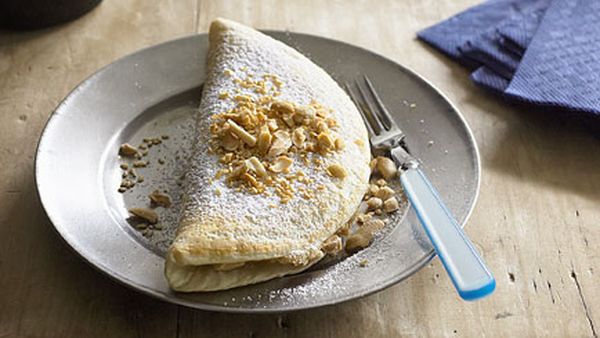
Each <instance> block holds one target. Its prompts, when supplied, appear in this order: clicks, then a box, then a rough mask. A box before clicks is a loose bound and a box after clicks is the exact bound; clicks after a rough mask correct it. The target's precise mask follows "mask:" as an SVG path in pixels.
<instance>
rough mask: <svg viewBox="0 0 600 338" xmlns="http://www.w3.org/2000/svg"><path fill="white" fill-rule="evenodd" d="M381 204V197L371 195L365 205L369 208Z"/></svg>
mask: <svg viewBox="0 0 600 338" xmlns="http://www.w3.org/2000/svg"><path fill="white" fill-rule="evenodd" d="M382 205H383V201H382V200H381V198H377V197H371V198H369V199H368V200H367V207H368V208H369V210H375V209H379V208H381V206H382Z"/></svg>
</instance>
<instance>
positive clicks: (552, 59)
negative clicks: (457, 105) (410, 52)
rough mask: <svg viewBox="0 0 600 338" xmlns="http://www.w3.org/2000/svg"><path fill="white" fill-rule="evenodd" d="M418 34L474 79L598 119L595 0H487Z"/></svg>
mask: <svg viewBox="0 0 600 338" xmlns="http://www.w3.org/2000/svg"><path fill="white" fill-rule="evenodd" d="M417 35H418V37H419V38H420V39H421V40H423V41H425V42H426V43H428V44H430V45H432V46H433V47H435V48H436V49H438V50H440V51H441V52H443V53H444V54H446V55H448V56H450V57H451V58H453V59H455V60H456V61H458V62H460V63H461V64H463V65H465V66H467V67H469V68H470V69H471V70H472V71H473V72H472V74H471V79H472V80H473V81H474V82H475V83H476V84H478V85H480V86H483V87H485V88H488V89H490V90H493V91H495V92H497V93H501V94H502V95H504V96H506V97H509V98H514V99H518V100H520V101H524V102H529V103H533V104H537V105H541V106H544V107H555V108H560V109H565V110H568V111H571V112H574V111H577V112H585V113H586V115H588V116H592V117H593V118H594V121H596V122H600V1H598V0H489V1H486V2H484V3H482V4H480V5H478V6H475V7H472V8H470V9H468V10H466V11H464V12H462V13H459V14H457V15H455V16H454V17H451V18H449V19H447V20H445V21H443V22H441V23H439V24H437V25H434V26H432V27H429V28H427V29H425V30H423V31H421V32H419V33H418V34H417ZM571 115H573V114H571ZM577 115H581V114H577Z"/></svg>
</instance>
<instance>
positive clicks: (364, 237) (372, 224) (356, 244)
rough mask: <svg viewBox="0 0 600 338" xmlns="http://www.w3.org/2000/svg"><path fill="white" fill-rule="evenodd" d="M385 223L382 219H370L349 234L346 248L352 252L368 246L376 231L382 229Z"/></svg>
mask: <svg viewBox="0 0 600 338" xmlns="http://www.w3.org/2000/svg"><path fill="white" fill-rule="evenodd" d="M384 225H385V223H384V222H383V221H382V220H380V219H372V220H369V221H368V222H366V223H365V224H363V226H361V227H360V228H358V229H357V230H356V231H355V232H354V233H352V234H351V235H349V236H348V238H347V239H346V250H347V251H350V252H352V251H356V250H358V249H362V248H366V247H367V246H369V244H371V242H372V241H373V235H374V234H375V232H377V231H379V230H381V229H382V228H383V227H384Z"/></svg>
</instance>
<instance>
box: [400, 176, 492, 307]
mask: <svg viewBox="0 0 600 338" xmlns="http://www.w3.org/2000/svg"><path fill="white" fill-rule="evenodd" d="M400 182H402V186H403V187H404V192H405V193H406V195H407V196H408V199H409V201H410V203H411V204H412V206H413V208H414V209H415V211H416V212H417V216H418V217H419V220H420V221H421V224H422V225H423V228H425V232H426V233H427V236H429V239H430V240H431V243H432V244H433V246H434V247H435V251H436V252H437V254H438V256H439V257H440V259H441V261H442V263H443V264H444V267H445V268H446V271H447V272H448V275H449V276H450V279H451V280H452V283H453V284H454V287H455V288H456V290H457V291H458V294H459V295H460V297H461V298H462V299H465V300H476V299H479V298H482V297H485V296H487V295H489V294H491V293H492V292H493V291H494V289H495V288H496V281H495V280H494V277H493V276H492V274H491V273H490V271H489V270H488V268H487V267H486V266H485V263H484V262H483V260H482V259H481V257H480V256H479V254H478V253H477V251H476V250H475V248H474V247H473V244H472V243H471V241H470V240H469V239H468V238H467V236H466V235H465V233H464V232H463V231H462V229H461V228H460V226H459V225H458V223H457V222H456V220H455V219H454V217H453V216H452V214H451V213H450V212H449V211H448V209H447V208H446V206H445V205H444V203H443V202H442V200H441V198H440V197H439V195H438V193H437V191H436V190H435V189H434V188H433V186H432V185H431V183H430V182H429V180H428V179H427V177H426V176H425V175H424V174H423V172H421V170H420V169H419V168H418V167H417V168H409V169H408V170H406V171H404V172H402V174H401V175H400Z"/></svg>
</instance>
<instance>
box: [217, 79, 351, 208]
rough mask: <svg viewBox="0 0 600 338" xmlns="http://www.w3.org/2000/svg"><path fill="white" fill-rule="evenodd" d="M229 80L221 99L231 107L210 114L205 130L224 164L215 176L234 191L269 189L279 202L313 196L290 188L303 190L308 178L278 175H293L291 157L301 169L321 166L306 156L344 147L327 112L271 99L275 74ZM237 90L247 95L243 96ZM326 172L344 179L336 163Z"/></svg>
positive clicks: (306, 190)
mask: <svg viewBox="0 0 600 338" xmlns="http://www.w3.org/2000/svg"><path fill="white" fill-rule="evenodd" d="M231 74H232V75H233V73H231ZM232 81H233V82H234V83H235V84H236V85H237V86H238V88H237V90H236V89H234V90H232V91H229V92H230V94H228V95H225V94H224V93H221V94H222V95H220V98H221V99H224V100H230V101H233V102H234V103H235V106H234V107H233V108H231V109H229V110H226V111H223V112H220V113H217V114H214V115H213V116H212V117H211V118H212V119H213V123H212V124H211V125H210V128H209V130H210V133H211V138H210V144H209V152H210V153H211V154H216V155H217V156H219V157H218V158H219V163H221V164H222V165H223V166H225V168H223V169H220V170H218V171H217V173H216V174H215V178H216V179H220V178H222V177H225V183H226V184H227V185H228V186H229V187H231V188H232V189H235V190H237V191H247V192H250V193H253V194H265V195H266V194H271V192H269V190H270V191H272V192H274V193H275V194H276V195H277V196H279V197H280V199H281V202H282V203H287V202H288V201H290V200H291V199H292V198H293V197H294V196H295V195H296V194H297V195H299V196H302V197H304V198H306V199H310V198H312V197H313V196H314V191H313V190H314V189H316V188H315V187H310V188H309V187H306V188H303V189H302V190H300V189H298V188H294V186H293V185H292V184H291V183H293V182H295V181H297V182H300V183H303V184H305V185H307V186H308V185H310V184H311V183H312V181H311V180H309V179H307V178H303V177H302V175H300V173H294V174H293V176H285V177H283V175H292V174H291V173H290V171H291V170H292V166H293V163H294V159H295V158H294V157H295V156H296V157H299V158H301V159H302V160H303V162H302V163H304V164H306V165H308V164H310V163H311V161H314V162H313V163H315V165H317V166H320V164H321V163H322V161H321V160H320V159H318V158H317V157H316V156H315V157H310V159H309V158H307V154H309V153H317V154H319V155H322V156H330V154H331V153H333V152H337V151H341V150H343V149H344V142H343V141H342V139H341V138H340V137H339V136H338V135H337V134H336V133H335V130H336V128H337V122H336V120H334V119H333V118H332V117H331V116H330V112H331V110H330V109H328V108H325V107H323V106H321V105H320V104H319V103H318V102H315V101H312V102H311V103H310V104H308V105H299V104H296V103H294V102H289V101H284V100H279V99H276V98H275V97H276V96H277V95H278V94H279V91H280V88H281V86H282V85H283V83H282V82H281V81H279V80H278V78H277V77H276V76H275V75H271V74H265V75H263V76H262V77H258V76H256V77H255V76H252V75H251V74H247V76H246V78H245V79H242V78H232ZM241 88H245V89H249V90H250V92H249V93H248V90H245V91H244V92H245V93H242V91H241V90H239V89H241ZM252 92H253V93H252ZM232 93H236V94H232ZM326 172H327V173H328V174H329V175H331V176H333V177H339V178H343V177H345V176H346V171H345V170H343V168H341V167H340V168H339V169H338V168H336V167H335V165H334V167H333V169H328V170H327V171H326ZM282 177H283V178H282ZM311 189H312V190H311Z"/></svg>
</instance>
